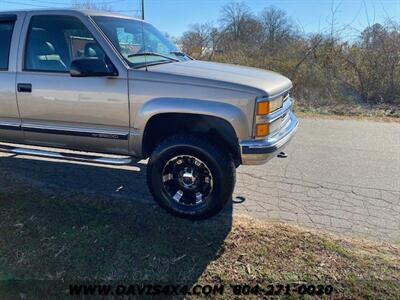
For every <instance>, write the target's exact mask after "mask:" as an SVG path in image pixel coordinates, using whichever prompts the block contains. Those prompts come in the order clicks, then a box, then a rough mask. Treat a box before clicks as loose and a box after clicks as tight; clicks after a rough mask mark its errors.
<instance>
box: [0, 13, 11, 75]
mask: <svg viewBox="0 0 400 300" xmlns="http://www.w3.org/2000/svg"><path fill="white" fill-rule="evenodd" d="M13 29H14V21H0V70H3V71H4V70H8V60H9V57H10V47H11V38H12V33H13Z"/></svg>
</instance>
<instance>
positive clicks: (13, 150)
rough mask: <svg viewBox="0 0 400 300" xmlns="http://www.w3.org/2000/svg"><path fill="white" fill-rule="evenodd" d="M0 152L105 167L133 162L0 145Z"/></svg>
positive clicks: (125, 159)
mask: <svg viewBox="0 0 400 300" xmlns="http://www.w3.org/2000/svg"><path fill="white" fill-rule="evenodd" d="M0 152H5V153H13V154H17V155H29V156H39V157H47V158H55V159H62V160H68V161H81V162H89V163H97V164H107V165H128V164H130V163H131V162H132V161H133V158H132V157H121V158H114V157H102V156H92V155H83V154H75V153H66V152H56V151H46V150H39V149H31V148H19V147H14V146H9V145H1V144H0Z"/></svg>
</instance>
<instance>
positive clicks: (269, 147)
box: [240, 110, 299, 165]
mask: <svg viewBox="0 0 400 300" xmlns="http://www.w3.org/2000/svg"><path fill="white" fill-rule="evenodd" d="M286 113H287V116H288V117H287V119H286V121H285V122H284V123H283V124H282V127H281V128H280V129H279V130H277V132H276V133H274V134H273V135H272V136H270V137H267V138H266V139H264V140H248V141H242V142H241V143H240V149H241V155H242V164H244V165H262V164H264V163H266V162H267V161H268V160H270V159H271V158H274V157H275V156H277V155H278V154H279V152H281V151H282V150H283V149H284V147H285V146H286V145H287V144H288V142H289V141H290V139H291V138H292V137H293V135H294V133H295V132H296V129H297V126H298V124H299V121H298V120H297V118H296V116H295V114H294V113H293V112H292V111H290V110H288V111H287V112H286ZM283 114H285V113H283Z"/></svg>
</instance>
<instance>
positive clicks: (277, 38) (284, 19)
mask: <svg viewBox="0 0 400 300" xmlns="http://www.w3.org/2000/svg"><path fill="white" fill-rule="evenodd" d="M259 19H260V22H261V24H262V26H263V30H264V36H265V39H266V42H268V43H269V44H271V43H272V44H275V43H280V42H282V41H285V40H288V39H289V38H290V37H292V36H293V34H294V29H295V26H294V25H293V22H292V21H291V20H290V19H289V18H288V16H287V15H286V12H285V11H283V10H281V9H279V8H276V7H273V6H271V7H269V8H264V10H263V11H262V12H261V14H260V16H259Z"/></svg>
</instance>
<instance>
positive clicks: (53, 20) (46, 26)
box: [24, 16, 105, 73]
mask: <svg viewBox="0 0 400 300" xmlns="http://www.w3.org/2000/svg"><path fill="white" fill-rule="evenodd" d="M92 57H96V58H100V59H104V58H105V54H104V52H103V50H102V49H101V47H100V45H99V44H98V43H97V42H96V40H95V39H94V38H93V36H92V35H91V33H90V32H89V30H88V29H87V28H86V27H85V25H83V23H82V22H81V21H80V20H79V19H77V18H75V17H72V16H34V17H32V19H31V23H30V26H29V32H28V37H27V41H26V53H25V65H24V70H27V71H39V72H40V71H42V72H61V73H66V72H69V70H70V65H71V61H73V60H75V59H79V58H92Z"/></svg>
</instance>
